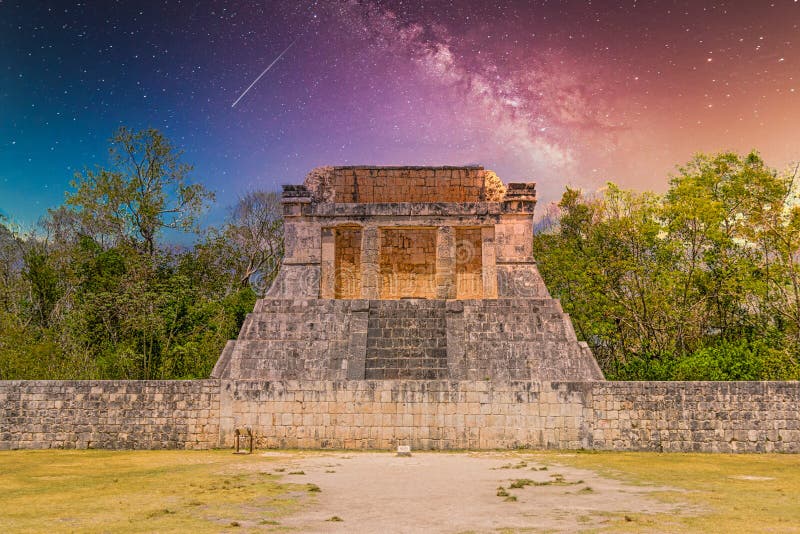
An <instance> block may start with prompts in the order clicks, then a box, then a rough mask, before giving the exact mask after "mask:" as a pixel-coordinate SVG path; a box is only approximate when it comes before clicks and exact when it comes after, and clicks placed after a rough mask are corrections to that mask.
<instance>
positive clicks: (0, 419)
mask: <svg viewBox="0 0 800 534" xmlns="http://www.w3.org/2000/svg"><path fill="white" fill-rule="evenodd" d="M219 392H220V391H219V382H218V381H216V380H192V381H124V380H119V381H47V380H37V381H0V450H4V449H47V448H65V449H75V448H77V449H85V448H95V449H208V448H210V447H215V446H216V445H217V443H218V442H219Z"/></svg>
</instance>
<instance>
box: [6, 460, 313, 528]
mask: <svg viewBox="0 0 800 534" xmlns="http://www.w3.org/2000/svg"><path fill="white" fill-rule="evenodd" d="M270 467H271V462H269V461H268V460H266V459H264V458H260V457H257V456H255V455H254V456H237V455H233V454H231V453H230V451H208V452H205V451H191V452H182V451H92V450H90V451H11V452H3V453H0V495H2V498H1V499H0V531H2V532H9V531H15V532H17V531H18V532H54V531H55V532H61V531H73V532H74V531H81V532H86V531H90V532H115V533H117V532H142V531H153V532H192V533H196V534H199V533H202V532H224V531H226V530H231V531H234V530H240V528H239V527H241V526H254V525H261V526H264V527H270V526H273V525H274V524H276V523H277V522H278V521H279V520H280V518H281V517H282V516H284V515H286V514H288V513H291V512H293V511H295V510H297V509H298V507H300V506H301V505H302V504H304V503H307V502H309V501H310V500H312V499H313V496H311V495H309V492H308V491H307V489H306V488H305V486H303V485H298V484H286V483H280V482H279V481H278V477H279V475H277V474H275V473H271V472H270Z"/></svg>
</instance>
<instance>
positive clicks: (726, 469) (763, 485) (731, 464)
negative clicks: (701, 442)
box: [536, 452, 800, 533]
mask: <svg viewBox="0 0 800 534" xmlns="http://www.w3.org/2000/svg"><path fill="white" fill-rule="evenodd" d="M536 457H541V456H539V455H536ZM544 458H546V459H549V460H550V461H557V462H558V463H562V464H565V465H570V466H573V467H579V468H585V469H591V470H593V471H595V472H597V473H598V474H601V475H605V476H609V477H611V478H615V479H618V480H625V481H628V482H632V483H634V484H654V485H658V486H662V485H663V486H668V487H671V488H675V489H676V490H677V491H664V492H656V493H654V496H656V497H657V498H658V499H661V500H663V501H667V502H678V503H685V505H686V510H685V511H686V513H683V514H653V515H644V514H635V513H633V514H626V515H627V516H628V517H621V518H620V517H617V518H615V519H616V520H615V521H613V522H612V525H611V526H612V528H611V530H613V531H621V532H638V531H647V532H725V533H738V532H741V533H750V532H800V456H797V455H788V454H786V455H781V454H759V455H752V454H740V455H739V454H737V455H733V454H688V453H687V454H678V453H668V454H667V453H665V454H660V453H610V452H598V453H592V452H581V453H576V454H569V453H565V454H555V453H546V454H545V455H544ZM681 490H683V491H681Z"/></svg>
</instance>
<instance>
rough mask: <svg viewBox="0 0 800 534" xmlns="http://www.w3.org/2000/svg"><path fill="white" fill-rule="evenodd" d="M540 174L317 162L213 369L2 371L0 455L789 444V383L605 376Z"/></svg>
mask: <svg viewBox="0 0 800 534" xmlns="http://www.w3.org/2000/svg"><path fill="white" fill-rule="evenodd" d="M535 204H536V195H535V188H534V185H533V184H513V183H512V184H508V185H507V186H506V185H503V183H502V182H501V181H500V180H499V179H498V178H497V176H495V174H494V173H492V172H491V171H488V170H484V169H483V168H481V167H326V168H321V169H317V170H315V171H313V172H311V173H310V174H309V175H308V177H307V178H306V180H305V183H304V184H303V185H294V186H286V187H285V188H284V193H283V209H284V215H285V227H286V235H285V238H286V254H285V258H284V261H283V265H282V267H281V270H280V274H279V277H278V279H277V280H276V281H275V283H274V285H273V286H272V288H271V289H270V291H269V292H268V294H267V295H266V296H265V298H263V299H261V300H259V301H258V302H257V303H256V306H255V310H253V313H251V314H249V315H248V317H247V319H246V320H245V322H244V324H243V325H242V329H241V333H240V335H239V339H237V340H236V341H231V342H229V343H228V344H227V346H226V348H225V350H224V351H223V354H222V356H221V357H220V359H219V361H218V362H217V365H216V367H215V368H214V371H213V377H212V378H211V379H206V380H174V381H161V380H142V381H135V380H87V381H69V380H67V381H59V380H32V381H25V380H18V381H0V450H2V449H18V448H20V449H42V448H50V447H64V448H73V447H75V448H113V449H163V448H180V449H185V448H192V449H209V448H216V447H232V446H233V444H234V442H235V441H236V439H237V437H236V436H237V431H242V430H244V429H250V430H251V431H252V433H253V435H254V436H255V440H256V443H255V445H256V446H257V447H259V448H263V447H270V448H271V447H284V448H285V447H290V448H294V447H299V448H323V449H324V448H334V449H373V450H374V449H383V450H386V449H395V448H396V447H397V446H399V445H408V446H411V448H412V449H414V450H418V449H506V448H514V449H520V448H534V449H590V450H650V451H696V452H700V451H702V452H791V453H800V411H798V410H797V406H798V401H800V382H798V381H787V382H618V381H607V380H604V379H603V375H602V373H601V372H600V369H598V366H597V363H596V362H595V360H594V358H593V357H592V354H591V353H590V352H589V349H588V348H587V346H586V345H584V344H583V343H579V342H578V340H577V339H576V337H575V333H574V331H573V330H572V325H571V323H570V319H569V317H568V316H567V315H566V314H565V313H564V312H563V311H562V310H561V307H560V306H559V303H558V301H556V300H554V299H552V298H551V297H550V295H549V294H548V292H547V289H546V288H545V286H544V283H543V282H542V279H541V277H540V276H539V272H538V270H537V269H536V262H535V261H534V258H533V254H532V248H531V246H532V239H531V238H532V235H531V233H532V222H533V220H532V217H533V209H534V206H535Z"/></svg>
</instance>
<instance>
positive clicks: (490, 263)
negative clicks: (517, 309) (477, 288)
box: [481, 226, 497, 299]
mask: <svg viewBox="0 0 800 534" xmlns="http://www.w3.org/2000/svg"><path fill="white" fill-rule="evenodd" d="M481 273H482V275H483V298H485V299H496V298H497V267H496V260H495V244H494V226H484V227H483V228H481Z"/></svg>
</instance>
